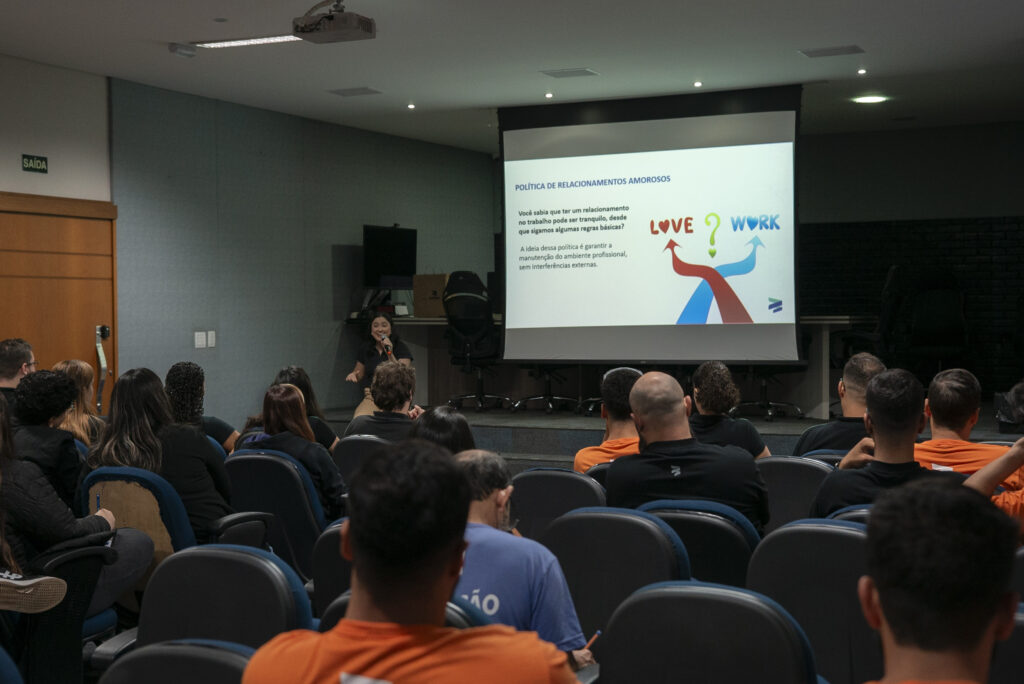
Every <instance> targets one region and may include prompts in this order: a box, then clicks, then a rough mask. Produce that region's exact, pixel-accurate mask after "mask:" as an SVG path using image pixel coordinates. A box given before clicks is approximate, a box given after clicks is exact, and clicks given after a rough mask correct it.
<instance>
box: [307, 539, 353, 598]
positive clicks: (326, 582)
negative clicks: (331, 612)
mask: <svg viewBox="0 0 1024 684" xmlns="http://www.w3.org/2000/svg"><path fill="white" fill-rule="evenodd" d="M351 579H352V564H351V563H349V562H348V561H347V560H346V559H345V557H344V556H342V555H341V521H338V522H337V524H332V525H331V526H329V527H328V528H327V529H326V530H324V531H323V533H322V534H321V535H320V537H319V539H317V540H316V544H315V545H314V546H313V587H314V591H313V610H314V611H315V612H316V614H317V615H323V614H324V611H326V610H327V607H328V606H329V605H331V601H333V600H334V599H336V598H338V597H339V596H341V595H342V594H344V593H345V592H346V591H348V590H349V587H350V586H351Z"/></svg>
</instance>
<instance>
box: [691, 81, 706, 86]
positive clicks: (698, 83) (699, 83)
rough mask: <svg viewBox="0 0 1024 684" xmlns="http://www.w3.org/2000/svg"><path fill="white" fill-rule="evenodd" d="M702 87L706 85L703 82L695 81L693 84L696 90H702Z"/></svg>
mask: <svg viewBox="0 0 1024 684" xmlns="http://www.w3.org/2000/svg"><path fill="white" fill-rule="evenodd" d="M702 85H704V83H703V82H702V81H694V82H693V87H694V88H700V87H701V86H702Z"/></svg>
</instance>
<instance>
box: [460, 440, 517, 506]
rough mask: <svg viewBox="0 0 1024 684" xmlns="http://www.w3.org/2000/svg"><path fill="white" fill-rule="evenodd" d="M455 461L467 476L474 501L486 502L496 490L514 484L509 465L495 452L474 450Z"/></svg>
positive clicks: (466, 452)
mask: <svg viewBox="0 0 1024 684" xmlns="http://www.w3.org/2000/svg"><path fill="white" fill-rule="evenodd" d="M455 460H456V461H457V462H458V464H459V467H460V468H462V472H464V473H465V474H466V480H467V481H468V482H469V491H470V494H471V495H472V497H473V501H484V500H485V499H487V498H488V497H489V496H490V495H491V494H493V493H494V492H495V491H496V490H499V489H505V488H506V487H508V486H509V485H510V484H512V471H511V470H509V468H508V463H506V462H505V459H503V458H502V457H501V456H499V455H498V454H496V453H494V452H491V451H484V450H483V449H473V450H471V451H464V452H462V453H460V454H457V455H456V457H455Z"/></svg>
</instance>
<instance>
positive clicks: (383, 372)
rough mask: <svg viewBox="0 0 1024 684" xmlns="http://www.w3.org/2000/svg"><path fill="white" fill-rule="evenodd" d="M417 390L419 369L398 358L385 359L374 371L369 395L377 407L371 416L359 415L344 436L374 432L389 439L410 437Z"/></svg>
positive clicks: (395, 440)
mask: <svg viewBox="0 0 1024 684" xmlns="http://www.w3.org/2000/svg"><path fill="white" fill-rule="evenodd" d="M415 391H416V371H414V370H413V369H412V366H407V365H405V364H403V363H399V362H398V361H386V362H384V363H382V364H380V365H379V366H377V370H375V371H374V372H373V381H372V382H371V383H370V396H371V397H373V403H374V404H376V405H377V410H376V411H374V412H373V413H372V414H370V415H364V416H356V417H355V418H353V419H352V422H351V423H349V424H348V427H347V428H346V429H345V436H346V437H348V436H349V435H375V436H377V437H380V438H382V439H386V440H388V441H389V442H398V441H401V440H403V439H405V438H406V437H408V436H409V431H410V430H412V418H411V416H410V414H409V406H410V404H412V395H413V392H415Z"/></svg>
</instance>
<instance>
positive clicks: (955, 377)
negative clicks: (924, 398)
mask: <svg viewBox="0 0 1024 684" xmlns="http://www.w3.org/2000/svg"><path fill="white" fill-rule="evenodd" d="M980 406H981V383H979V382H978V378H976V377H974V373H971V372H970V371H968V370H964V369H963V368H950V369H949V370H944V371H940V372H939V373H936V375H935V377H934V378H932V381H931V383H929V385H928V410H929V411H931V414H932V418H934V419H935V423H936V425H938V426H940V427H944V428H949V429H950V430H960V429H961V428H963V427H964V426H965V425H967V421H969V420H970V419H971V417H972V416H974V413H975V412H976V411H977V410H978V408H979V407H980Z"/></svg>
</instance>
